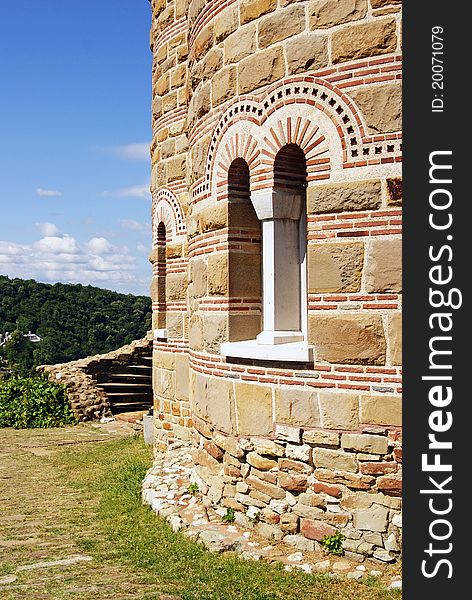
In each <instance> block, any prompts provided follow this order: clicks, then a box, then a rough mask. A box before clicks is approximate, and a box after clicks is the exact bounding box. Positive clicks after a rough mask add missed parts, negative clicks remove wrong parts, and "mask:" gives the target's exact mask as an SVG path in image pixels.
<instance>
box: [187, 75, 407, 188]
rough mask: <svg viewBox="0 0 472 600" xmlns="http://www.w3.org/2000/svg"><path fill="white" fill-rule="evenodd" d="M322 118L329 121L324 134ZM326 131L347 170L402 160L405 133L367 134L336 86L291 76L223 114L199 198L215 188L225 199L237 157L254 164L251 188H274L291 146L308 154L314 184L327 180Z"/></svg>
mask: <svg viewBox="0 0 472 600" xmlns="http://www.w3.org/2000/svg"><path fill="white" fill-rule="evenodd" d="M281 113H284V115H283V116H282V115H281ZM320 120H324V121H325V123H327V120H329V122H330V124H329V127H325V128H324V129H325V131H323V128H322V127H321V123H320V122H319V121H320ZM326 129H330V130H332V131H335V132H336V133H335V137H337V140H338V144H339V143H340V147H341V154H342V156H341V160H340V162H341V167H342V168H351V167H357V166H367V165H371V164H380V163H391V162H394V161H395V162H397V161H399V160H401V150H402V148H401V133H394V134H388V135H377V136H369V135H367V128H366V126H365V124H364V122H363V117H362V115H361V114H360V112H359V111H358V109H357V107H356V106H355V104H354V103H353V101H352V100H351V99H350V98H349V96H347V95H346V94H345V93H343V92H342V91H341V90H339V89H338V88H336V86H334V85H333V84H331V83H329V82H328V81H325V80H323V79H320V78H317V77H313V76H306V77H299V78H292V79H290V80H288V81H287V80H286V81H282V82H279V83H277V84H275V85H274V86H272V87H271V88H269V89H268V90H267V91H266V92H265V93H264V95H263V97H262V98H261V99H257V98H255V97H254V96H251V97H246V98H242V99H239V100H238V101H237V102H235V103H234V104H232V105H231V106H230V107H229V108H228V109H227V110H226V111H225V112H224V114H223V115H222V116H221V118H220V120H219V121H218V123H217V124H216V126H215V128H214V132H213V136H212V139H211V141H210V145H209V150H208V155H207V164H206V172H205V179H204V181H203V183H202V184H200V185H199V186H197V188H196V189H195V190H194V194H196V195H197V196H200V195H202V194H203V195H205V194H208V193H210V192H211V190H212V189H213V190H216V193H217V198H219V199H221V198H223V197H225V191H224V178H225V174H227V170H228V168H229V165H230V164H231V162H232V160H234V159H235V158H244V160H246V162H247V163H248V164H250V162H251V164H250V167H251V189H253V188H254V189H257V188H258V187H261V185H262V186H263V187H266V185H265V183H264V182H267V185H270V182H269V181H268V179H267V177H270V171H271V166H272V164H273V160H274V157H275V154H276V153H277V151H278V150H279V149H280V148H281V147H282V146H283V145H284V144H287V143H295V144H297V145H299V146H300V148H302V150H303V151H304V153H305V156H306V158H307V167H308V180H309V181H310V180H315V179H323V178H328V177H329V171H330V159H332V158H333V157H332V148H331V156H330V147H331V145H332V143H333V136H331V139H330V140H329V144H328V140H326V139H323V136H324V137H325V138H326ZM254 143H255V145H254ZM261 182H262V183H261Z"/></svg>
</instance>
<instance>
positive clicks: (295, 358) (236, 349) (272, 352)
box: [220, 340, 314, 362]
mask: <svg viewBox="0 0 472 600" xmlns="http://www.w3.org/2000/svg"><path fill="white" fill-rule="evenodd" d="M220 352H221V354H222V355H223V356H227V357H231V358H249V359H254V360H274V361H287V362H312V361H313V360H314V355H313V347H312V346H308V344H307V343H306V342H288V343H286V344H260V343H258V342H257V340H245V341H243V342H225V343H224V344H221V349H220Z"/></svg>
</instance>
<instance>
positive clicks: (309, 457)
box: [193, 419, 402, 563]
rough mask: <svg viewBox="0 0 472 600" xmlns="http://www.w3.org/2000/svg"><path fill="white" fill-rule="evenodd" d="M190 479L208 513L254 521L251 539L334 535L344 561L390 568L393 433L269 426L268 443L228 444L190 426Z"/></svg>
mask: <svg viewBox="0 0 472 600" xmlns="http://www.w3.org/2000/svg"><path fill="white" fill-rule="evenodd" d="M194 427H195V428H196V431H195V432H194V434H193V435H194V440H193V441H194V444H196V445H197V448H196V450H195V451H194V462H195V465H196V466H195V469H194V477H195V478H196V480H197V481H198V484H199V489H200V490H201V492H202V494H203V495H204V496H205V497H206V498H207V499H208V501H209V503H211V504H212V505H213V506H222V507H225V508H230V509H234V510H235V511H237V513H239V514H240V519H243V520H246V521H248V522H249V520H251V521H254V519H256V520H257V525H256V526H255V530H256V532H257V533H258V534H260V535H262V536H264V537H266V538H272V539H274V540H282V539H283V538H285V537H286V536H289V538H290V539H293V538H294V539H296V540H299V543H300V548H303V547H306V544H307V542H308V543H310V542H309V541H311V543H315V544H316V543H317V542H321V540H322V539H323V537H324V536H326V535H332V534H334V533H336V532H337V531H340V532H341V533H342V534H343V535H344V536H345V538H346V539H345V540H344V544H343V545H344V548H345V550H346V555H347V556H349V557H350V558H352V559H357V560H364V558H365V557H373V558H375V559H377V560H380V561H382V562H387V563H388V562H394V561H396V560H397V559H398V558H399V555H400V548H401V524H402V523H401V498H400V495H401V464H400V463H401V447H400V433H399V432H398V431H394V430H389V429H388V428H383V427H367V428H363V430H362V431H361V432H356V433H340V432H330V431H326V430H317V429H301V428H299V427H291V426H286V425H276V426H275V435H274V436H273V439H268V438H255V437H240V438H236V437H232V436H226V435H223V434H221V433H219V432H216V431H214V430H212V429H211V428H209V427H208V425H207V424H206V423H204V422H203V421H201V420H200V419H194Z"/></svg>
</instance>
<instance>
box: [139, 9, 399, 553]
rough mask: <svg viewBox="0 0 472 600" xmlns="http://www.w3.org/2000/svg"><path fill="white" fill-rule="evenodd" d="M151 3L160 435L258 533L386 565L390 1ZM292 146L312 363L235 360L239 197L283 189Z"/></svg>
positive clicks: (389, 501)
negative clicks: (302, 215)
mask: <svg viewBox="0 0 472 600" xmlns="http://www.w3.org/2000/svg"><path fill="white" fill-rule="evenodd" d="M151 4H152V9H153V24H152V28H151V49H152V52H153V57H154V60H153V75H152V77H153V103H152V119H153V141H152V147H151V153H152V179H151V191H152V194H153V250H152V253H151V257H150V259H151V262H152V264H153V280H152V284H151V294H152V299H153V310H154V316H153V327H154V329H155V340H154V367H153V369H154V375H153V377H154V402H155V414H156V419H155V448H156V450H164V449H165V448H166V446H167V444H168V443H169V442H171V441H173V440H174V439H186V440H192V442H193V444H194V445H195V464H196V466H195V471H196V475H197V476H198V478H199V481H200V485H201V489H202V491H203V492H204V493H205V494H206V495H207V497H208V500H209V501H210V502H212V503H214V504H220V505H222V506H224V507H227V508H234V509H235V510H236V511H237V513H238V514H240V515H241V518H246V517H245V515H246V514H247V511H248V507H251V506H252V507H255V508H253V509H250V510H251V511H254V510H256V509H257V511H258V517H257V518H258V520H259V525H258V527H259V529H261V532H265V533H266V534H267V536H268V537H271V536H273V537H276V538H279V537H281V536H284V535H297V536H301V537H303V538H307V539H309V540H314V541H319V540H320V539H321V538H322V537H323V535H325V534H327V533H332V532H334V531H335V530H340V531H342V532H343V533H344V534H345V535H346V537H347V540H346V543H345V547H346V548H347V549H348V550H349V551H351V552H353V553H355V554H357V555H359V556H361V555H362V556H363V555H374V556H377V557H378V558H380V559H381V560H387V561H389V560H394V558H395V557H396V556H397V555H398V552H399V543H400V532H401V529H400V527H399V525H400V526H401V518H400V509H401V498H400V496H401V461H402V454H401V292H402V279H401V204H402V193H401V191H402V188H401V4H400V3H399V2H397V1H395V0H339V1H335V0H312V1H305V2H290V1H289V0H278V1H277V0H239V1H231V0H226V1H224V2H223V1H219V0H213V1H210V2H204V1H202V0H201V1H197V0H192V1H190V2H187V1H185V0H168V1H167V2H165V1H162V0H155V1H153V2H151ZM294 147H296V148H298V149H299V150H301V151H302V152H303V156H304V167H303V168H304V169H306V171H304V173H305V175H303V177H305V179H304V184H303V192H301V191H300V190H299V192H300V193H303V199H304V200H303V202H304V203H305V208H306V282H305V285H306V289H305V293H303V294H302V295H303V302H305V304H306V307H305V308H303V307H302V313H303V315H302V321H303V327H304V332H305V337H306V342H307V343H308V344H309V345H310V347H312V348H313V353H314V358H313V359H310V360H302V361H299V362H293V360H288V361H283V360H277V361H275V360H256V359H250V358H246V359H245V358H231V357H229V356H225V355H223V354H222V350H221V345H222V344H224V343H227V342H238V341H240V340H245V339H253V338H255V336H256V335H257V333H259V332H260V331H261V318H262V317H261V314H262V312H263V311H262V303H263V298H262V292H261V285H262V284H261V278H260V270H261V260H262V258H261V256H262V254H261V249H260V248H261V232H260V223H259V222H258V219H257V217H256V218H255V217H254V214H252V213H250V210H249V209H248V203H246V204H245V194H246V196H247V199H249V197H250V198H251V199H252V200H254V199H255V198H256V196H258V195H259V196H260V195H263V194H266V193H267V192H269V191H270V190H271V189H272V188H275V187H277V186H280V185H285V187H287V185H288V187H290V183H288V184H287V181H290V180H291V179H293V177H295V176H296V171H297V168H298V167H297V164H296V153H295V154H294V153H292V154H290V153H287V154H286V155H283V149H284V148H291V149H293V148H294ZM281 150H282V153H280V151H281ZM294 157H295V158H294ZM241 159H242V160H243V161H244V164H245V165H247V167H245V168H247V173H246V172H245V171H244V168H241V164H242V163H241V162H240V163H239V167H238V169H239V170H238V169H236V170H235V166H236V165H237V164H238V163H237V162H236V161H238V160H239V161H241ZM277 161H278V162H277ZM277 169H279V170H280V169H282V171H283V170H285V173H287V174H288V175H287V177H286V180H285V184H284V181H282V184H281V183H280V181H281V179H280V177H281V176H280V175H277V172H276V171H277ZM245 173H246V174H245ZM300 173H301V171H300ZM294 174H295V175H294ZM246 177H247V178H248V179H247V181H246ZM282 180H283V176H282ZM246 189H247V190H250V194H249V192H245V190H246ZM249 206H250V204H249ZM305 296H306V298H305ZM303 302H302V304H303ZM303 306H304V305H303ZM251 514H252V513H251ZM382 557H383V558H382Z"/></svg>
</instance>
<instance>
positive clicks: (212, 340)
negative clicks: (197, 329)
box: [203, 312, 228, 354]
mask: <svg viewBox="0 0 472 600" xmlns="http://www.w3.org/2000/svg"><path fill="white" fill-rule="evenodd" d="M227 329H228V322H227V316H226V315H225V314H224V313H223V314H215V312H213V313H205V315H204V316H203V346H204V348H205V349H206V350H207V351H208V352H212V353H214V354H219V353H220V346H221V344H222V343H223V342H225V341H226V340H227V339H228V332H227Z"/></svg>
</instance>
